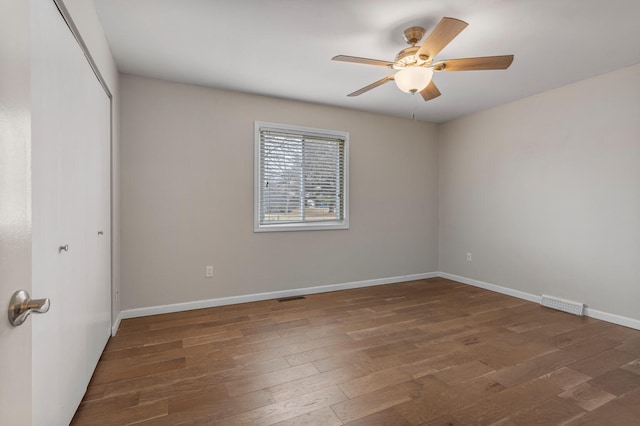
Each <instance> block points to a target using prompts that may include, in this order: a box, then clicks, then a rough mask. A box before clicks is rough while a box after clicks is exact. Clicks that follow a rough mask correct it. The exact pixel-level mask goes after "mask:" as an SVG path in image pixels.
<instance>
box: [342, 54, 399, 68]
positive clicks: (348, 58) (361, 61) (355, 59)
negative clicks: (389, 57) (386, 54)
mask: <svg viewBox="0 0 640 426" xmlns="http://www.w3.org/2000/svg"><path fill="white" fill-rule="evenodd" d="M331 60H333V61H342V62H353V63H355V64H365V65H377V66H381V67H390V66H392V65H393V62H389V61H381V60H379V59H368V58H359V57H357V56H347V55H338V56H334V57H333V58H331Z"/></svg>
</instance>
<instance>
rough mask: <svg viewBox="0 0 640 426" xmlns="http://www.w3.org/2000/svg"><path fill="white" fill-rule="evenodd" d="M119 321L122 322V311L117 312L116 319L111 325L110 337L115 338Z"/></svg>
mask: <svg viewBox="0 0 640 426" xmlns="http://www.w3.org/2000/svg"><path fill="white" fill-rule="evenodd" d="M120 321H122V311H120V312H118V315H117V316H116V319H115V320H114V321H113V324H112V325H111V336H115V335H116V333H117V332H118V328H120Z"/></svg>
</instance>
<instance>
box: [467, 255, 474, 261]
mask: <svg viewBox="0 0 640 426" xmlns="http://www.w3.org/2000/svg"><path fill="white" fill-rule="evenodd" d="M467 262H473V257H472V256H471V253H467Z"/></svg>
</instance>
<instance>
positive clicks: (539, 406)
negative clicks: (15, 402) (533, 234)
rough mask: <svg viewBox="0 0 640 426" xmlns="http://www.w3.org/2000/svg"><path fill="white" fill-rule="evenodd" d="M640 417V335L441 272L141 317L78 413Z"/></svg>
mask: <svg viewBox="0 0 640 426" xmlns="http://www.w3.org/2000/svg"><path fill="white" fill-rule="evenodd" d="M132 423H135V424H143V425H145V424H149V425H181V424H185V425H186V424H189V425H203V424H223V425H251V424H255V425H271V424H278V425H323V426H325V425H342V424H349V425H367V426H370V425H423V424H424V425H534V424H535V425H556V424H557V425H560V424H563V425H572V426H575V425H618V426H620V425H639V424H640V331H638V330H633V329H629V328H625V327H621V326H616V325H613V324H610V323H606V322H602V321H598V320H595V319H591V318H581V317H576V316H573V315H569V314H565V313H562V312H558V311H553V310H550V309H546V308H542V307H541V306H539V305H537V304H534V303H530V302H526V301H523V300H520V299H515V298H512V297H508V296H504V295H502V294H498V293H493V292H490V291H486V290H482V289H478V288H475V287H471V286H467V285H464V284H460V283H456V282H453V281H449V280H445V279H441V278H433V279H428V280H421V281H413V282H408V283H398V284H391V285H384V286H377V287H368V288H361V289H355V290H347V291H340V292H334V293H324V294H316V295H310V296H306V298H305V299H301V300H291V301H284V302H278V301H276V300H269V301H263V302H255V303H246V304H242V305H233V306H223V307H218V308H210V309H201V310H197V311H188V312H181V313H176V314H167V315H157V316H152V317H144V318H136V319H130V320H125V321H123V322H122V324H121V327H120V330H119V332H118V334H117V336H115V337H113V338H111V339H110V340H109V343H108V344H107V347H106V349H105V352H104V354H103V355H102V358H101V360H100V363H99V364H98V367H97V369H96V371H95V373H94V375H93V378H92V380H91V384H90V385H89V388H88V390H87V393H86V395H85V398H84V400H83V402H82V404H81V405H80V407H79V409H78V411H77V413H76V415H75V417H74V420H73V424H75V425H124V424H132Z"/></svg>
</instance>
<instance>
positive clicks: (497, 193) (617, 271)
mask: <svg viewBox="0 0 640 426" xmlns="http://www.w3.org/2000/svg"><path fill="white" fill-rule="evenodd" d="M439 165H440V176H439V178H440V235H439V237H440V271H443V272H447V273H452V274H456V275H459V276H463V277H467V278H472V279H476V280H480V281H484V282H488V283H493V284H497V285H501V286H505V287H509V288H512V289H516V290H521V291H525V292H528V293H532V294H535V295H540V294H541V293H546V294H550V295H555V296H559V297H564V298H568V299H572V300H577V301H582V302H585V303H586V304H588V305H589V307H591V308H594V309H597V310H602V311H605V312H609V313H614V314H618V315H622V316H627V317H630V318H635V319H640V311H639V310H638V300H640V260H639V259H640V65H636V66H632V67H629V68H625V69H621V70H618V71H615V72H612V73H609V74H605V75H602V76H599V77H596V78H593V79H589V80H585V81H582V82H579V83H576V84H572V85H569V86H565V87H562V88H560V89H556V90H553V91H550V92H545V93H542V94H539V95H536V96H533V97H530V98H527V99H524V100H520V101H517V102H514V103H511V104H508V105H504V106H501V107H498V108H495V109H492V110H488V111H484V112H481V113H477V114H474V115H471V116H468V117H466V118H462V119H459V120H456V121H453V122H449V123H446V124H444V125H442V126H440V127H439ZM467 252H471V253H472V254H473V261H472V262H467V261H466V259H465V257H466V253H467Z"/></svg>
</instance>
